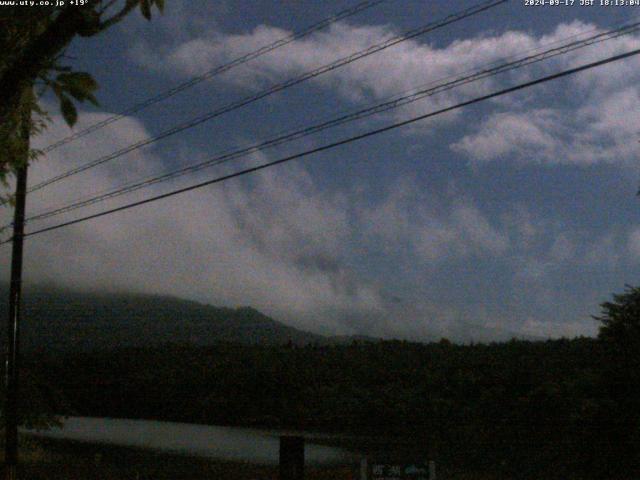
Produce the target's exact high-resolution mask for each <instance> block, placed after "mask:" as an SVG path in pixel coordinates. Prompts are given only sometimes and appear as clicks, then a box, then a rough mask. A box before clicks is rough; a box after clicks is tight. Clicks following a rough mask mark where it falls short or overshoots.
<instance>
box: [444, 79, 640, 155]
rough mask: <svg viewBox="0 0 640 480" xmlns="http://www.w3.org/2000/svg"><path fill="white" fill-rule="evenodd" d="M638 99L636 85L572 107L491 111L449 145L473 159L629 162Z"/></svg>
mask: <svg viewBox="0 0 640 480" xmlns="http://www.w3.org/2000/svg"><path fill="white" fill-rule="evenodd" d="M639 102H640V95H639V92H638V90H637V89H636V88H635V87H629V88H627V89H626V90H623V91H620V92H616V93H612V94H611V95H609V96H605V97H602V98H599V99H596V100H593V103H590V104H586V105H584V106H582V107H580V108H578V109H577V110H575V111H572V110H569V109H560V108H556V109H531V110H526V111H520V112H513V113H495V114H492V115H490V116H489V118H488V119H487V120H485V121H484V122H483V123H482V124H481V125H480V126H479V127H478V128H476V129H475V131H474V132H473V133H471V134H469V135H466V136H464V137H463V138H462V139H461V140H459V141H458V142H456V143H455V144H453V145H452V149H453V150H454V151H457V152H459V153H463V154H465V155H467V156H468V157H469V158H471V159H472V161H489V160H503V161H505V160H506V161H510V162H512V161H520V162H536V163H548V164H576V165H591V164H595V163H618V164H624V165H631V164H632V162H635V160H636V159H637V157H638V155H639V154H640V145H638V142H637V141H635V140H634V139H635V138H636V137H637V125H638V122H640V113H638V111H637V109H636V108H633V106H634V105H638V104H639Z"/></svg>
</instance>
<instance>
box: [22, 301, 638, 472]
mask: <svg viewBox="0 0 640 480" xmlns="http://www.w3.org/2000/svg"><path fill="white" fill-rule="evenodd" d="M598 320H599V321H600V322H601V325H602V327H601V331H600V335H599V337H598V338H576V339H557V340H548V341H523V340H512V341H510V342H504V343H493V344H471V345H456V344H454V343H451V342H450V341H448V340H446V339H443V340H441V341H439V342H434V343H429V344H423V343H412V342H406V341H362V340H356V339H354V340H352V341H351V342H350V343H349V344H326V343H324V344H321V343H318V342H315V343H314V342H312V343H308V344H306V345H296V344H295V343H294V342H286V343H284V344H267V345H260V344H241V343H237V342H217V343H215V344H212V345H194V344H191V343H188V342H184V343H166V344H163V345H150V346H132V347H123V348H105V349H102V350H92V351H81V350H77V351H70V352H62V353H61V352H54V353H51V352H47V351H45V350H41V351H39V352H31V353H30V354H29V355H26V356H25V368H24V373H23V391H24V398H26V399H28V401H27V403H26V404H25V405H24V408H25V413H24V415H25V417H24V418H25V420H33V419H34V418H35V419H42V418H46V416H45V417H43V415H42V414H43V412H49V413H50V414H53V413H57V414H60V413H63V414H69V415H84V416H109V417H125V418H146V419H160V420H172V421H184V422H195V423H209V424H217V425H237V426H260V427H275V428H294V429H305V430H321V431H333V432H341V433H350V434H357V435H365V436H370V437H375V438H388V439H398V438H401V439H405V440H408V441H409V443H410V444H411V445H413V447H414V448H416V449H418V450H420V451H421V452H422V453H423V454H424V453H425V452H426V453H427V454H428V455H429V456H430V458H435V459H436V460H437V461H438V462H439V463H440V464H441V465H450V466H455V467H457V468H462V469H466V470H468V471H477V472H482V471H486V472H493V473H496V472H498V473H500V474H501V475H504V478H516V477H521V478H540V477H541V476H542V475H544V476H545V478H634V476H635V475H636V472H640V469H638V459H639V457H638V452H639V447H640V436H639V433H640V429H639V428H638V425H639V424H638V418H640V415H639V414H640V391H639V390H640V388H639V385H640V382H639V380H640V359H639V355H638V352H640V290H638V289H629V290H628V291H627V292H625V293H624V294H622V295H618V296H615V298H614V301H612V302H610V303H605V304H603V312H602V315H601V316H600V317H598Z"/></svg>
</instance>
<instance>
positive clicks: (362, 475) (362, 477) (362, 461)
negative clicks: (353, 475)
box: [360, 457, 367, 480]
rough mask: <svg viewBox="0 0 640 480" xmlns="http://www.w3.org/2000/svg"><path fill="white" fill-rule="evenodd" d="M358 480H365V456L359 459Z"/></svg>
mask: <svg viewBox="0 0 640 480" xmlns="http://www.w3.org/2000/svg"><path fill="white" fill-rule="evenodd" d="M360 480H367V457H362V458H361V459H360Z"/></svg>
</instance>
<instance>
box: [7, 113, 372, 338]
mask: <svg viewBox="0 0 640 480" xmlns="http://www.w3.org/2000/svg"><path fill="white" fill-rule="evenodd" d="M105 117H106V114H84V115H82V117H81V118H82V122H83V123H84V124H91V123H92V122H96V121H99V120H101V119H104V118H105ZM56 119H57V120H59V119H58V118H56ZM56 125H59V124H58V123H57V124H56ZM78 128H82V125H80V126H79V127H78ZM103 132H104V133H103V135H102V136H101V137H100V138H101V139H100V140H97V141H96V140H95V138H98V137H94V136H88V137H84V138H82V139H81V140H79V141H77V142H74V143H73V147H70V148H69V149H66V151H64V150H63V149H60V150H56V151H54V152H52V153H51V154H50V155H49V156H48V158H47V159H46V160H43V161H41V162H38V163H37V164H35V165H34V166H33V167H32V169H31V172H30V174H31V176H30V179H31V184H33V183H35V182H38V181H39V180H40V179H43V178H49V177H51V176H52V175H55V174H57V173H60V172H62V171H65V170H66V169H68V168H69V166H71V164H72V163H73V162H67V161H66V159H67V158H74V156H75V155H77V153H79V152H87V151H89V152H92V155H96V156H97V155H100V154H101V153H102V152H103V150H107V151H108V150H111V149H113V148H118V147H119V146H122V145H124V144H128V143H129V142H131V141H132V140H133V139H136V138H138V137H140V136H144V135H146V134H147V133H148V132H146V131H145V129H144V127H142V126H141V125H140V124H139V123H138V122H136V121H135V120H131V119H125V120H122V121H120V122H118V123H117V124H115V125H114V127H112V128H110V129H109V130H108V131H107V129H105V130H104V131H103ZM66 133H67V131H66V128H62V127H60V126H55V125H54V126H53V127H52V128H51V129H50V130H49V131H48V132H47V134H46V136H45V138H44V139H43V140H42V143H48V141H50V140H53V139H55V138H59V137H61V136H63V135H64V134H66ZM74 154H75V155H74ZM86 160H87V158H86V157H83V158H82V160H81V161H86ZM160 164H161V161H160V158H158V157H157V156H155V155H152V154H150V153H147V152H145V151H138V152H137V154H136V155H134V156H132V157H131V158H127V161H126V163H120V164H117V163H116V162H113V165H111V166H109V167H105V168H95V169H92V170H90V171H88V172H86V173H84V174H81V175H77V176H76V177H75V178H74V179H68V180H65V181H62V182H60V183H59V184H56V185H54V186H51V187H49V188H45V189H43V190H41V191H39V192H37V193H34V194H32V195H30V196H29V205H28V206H29V212H30V213H34V212H38V211H42V210H47V209H49V208H51V207H53V206H58V205H60V204H64V203H66V202H68V201H70V200H75V199H76V198H77V197H79V196H83V195H89V194H91V193H94V192H98V191H102V190H105V189H107V188H111V187H113V186H116V185H118V184H119V183H121V182H123V181H125V179H131V178H132V177H133V178H136V177H137V176H138V175H143V176H144V175H148V174H149V173H151V172H152V171H158V167H159V166H160ZM197 180H198V179H197V178H196V179H194V177H190V178H189V179H188V182H194V183H195V182H196V181H197ZM250 183H253V185H252V186H250V185H249V184H248V183H246V182H244V183H243V182H238V181H236V182H229V183H228V184H225V185H224V186H222V185H221V186H217V187H210V188H206V189H202V190H198V191H194V192H191V193H188V194H183V195H179V196H175V197H172V198H171V199H168V200H164V201H161V202H158V203H154V204H149V205H146V206H143V207H138V208H136V209H134V210H130V211H128V212H122V213H118V214H114V215H110V216H106V217H103V218H101V219H97V220H93V221H89V222H85V223H81V224H78V225H74V226H70V227H67V228H64V229H60V230H56V231H53V232H50V233H46V234H42V235H38V236H34V237H30V238H29V239H28V241H27V255H26V263H25V278H26V279H27V280H28V281H31V282H34V281H35V282H38V281H39V282H42V281H48V282H54V283H57V284H63V285H69V286H73V287H80V288H90V289H110V290H128V289H133V290H138V291H146V292H155V293H165V294H172V295H177V296H181V297H186V298H192V299H197V300H202V301H208V302H212V303H218V304H227V305H246V304H249V305H252V306H254V307H256V308H260V309H263V310H264V311H266V312H268V313H271V314H274V315H277V316H279V317H280V318H287V319H289V320H293V321H294V323H295V322H297V325H298V326H301V327H307V328H308V327H312V325H310V324H308V322H309V321H310V319H311V318H312V317H313V316H314V314H317V313H318V312H320V311H323V310H325V309H328V308H333V309H336V308H342V309H348V310H351V311H356V312H369V311H372V310H377V309H378V308H379V307H380V303H381V300H380V296H379V293H378V291H377V290H376V289H375V288H374V287H373V286H371V285H369V284H368V283H367V282H365V281H363V280H362V279H360V278H358V277H357V276H356V275H355V274H354V273H353V272H351V271H349V270H348V269H346V268H345V267H344V266H343V265H342V263H341V262H340V258H341V255H342V252H343V248H342V246H341V245H342V243H343V240H344V238H345V236H346V235H348V234H349V232H350V227H349V224H348V220H347V217H346V210H345V209H346V205H345V202H344V199H343V198H341V196H340V195H329V194H325V193H323V192H321V191H320V190H319V189H318V188H317V186H316V185H315V183H314V182H313V180H312V179H311V178H310V177H309V175H308V174H307V173H306V172H305V171H304V170H303V169H302V168H300V167H296V166H293V165H292V166H289V168H287V169H282V168H281V169H273V170H271V171H269V172H267V173H264V174H262V175H256V176H254V177H253V179H252V180H251V182H250ZM164 189H165V187H162V186H155V187H153V188H151V189H148V190H146V191H144V192H142V191H141V192H139V193H138V194H136V195H134V196H133V197H128V198H126V201H130V200H131V198H142V197H146V196H150V195H151V194H154V193H156V194H157V193H160V192H162V191H164ZM124 200H125V199H124V198H122V199H119V200H118V201H117V202H115V203H111V204H110V205H115V204H118V203H122V202H123V201H124ZM102 208H104V205H96V206H95V207H93V208H90V209H88V210H86V211H83V212H82V213H87V212H93V211H98V210H101V209H102ZM8 213H9V210H8V209H4V210H3V211H2V220H4V221H5V222H6V221H7V220H8ZM79 213H80V212H74V213H73V214H70V215H68V216H67V217H64V216H63V217H57V218H55V219H52V220H51V221H50V223H54V222H57V221H59V220H60V219H61V218H62V219H65V218H73V217H75V216H77V215H79ZM43 225H47V223H46V222H45V223H33V224H32V225H30V226H29V227H30V229H33V228H36V227H40V226H43ZM0 254H1V255H2V256H3V257H4V258H5V260H6V259H7V255H8V254H9V249H7V248H4V249H3V250H2V252H0ZM8 264H9V262H8V261H3V262H2V270H3V271H4V273H5V274H6V273H7V271H6V268H7V265H8ZM331 320H332V319H325V322H326V323H329V322H331ZM334 320H335V321H336V322H339V319H334ZM333 327H334V328H336V329H338V330H339V329H340V325H339V324H336V325H333Z"/></svg>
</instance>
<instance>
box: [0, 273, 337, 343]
mask: <svg viewBox="0 0 640 480" xmlns="http://www.w3.org/2000/svg"><path fill="white" fill-rule="evenodd" d="M0 291H2V292H3V293H2V294H0V315H1V317H0V325H1V330H2V331H3V332H4V331H5V323H6V320H5V319H6V318H7V317H6V316H7V297H8V294H7V292H8V286H7V285H6V284H4V285H2V288H1V290H0ZM23 311H24V315H23V318H24V319H23V323H22V329H21V338H22V345H23V346H24V348H25V349H33V348H37V349H39V348H44V349H47V350H68V349H80V350H92V349H103V348H111V347H117V346H142V345H157V344H162V343H168V342H171V343H193V344H196V345H208V344H212V343H215V342H219V341H228V342H239V343H244V344H256V343H259V344H263V345H264V344H267V345H268V344H283V343H287V342H289V341H291V342H293V343H294V344H298V345H300V344H307V343H314V342H325V341H327V339H326V337H323V336H321V335H315V334H312V333H308V332H304V331H301V330H297V329H295V328H292V327H289V326H287V325H284V324H282V323H280V322H277V321H275V320H273V319H272V318H270V317H268V316H266V315H264V314H262V313H261V312H259V311H258V310H255V309H253V308H250V307H242V308H236V309H233V308H219V307H213V306H210V305H203V304H200V303H197V302H192V301H187V300H180V299H177V298H172V297H166V296H155V295H141V294H120V293H118V294H96V293H81V292H74V291H70V290H62V289H58V288H50V287H37V288H28V289H26V290H25V293H24V310H23Z"/></svg>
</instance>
